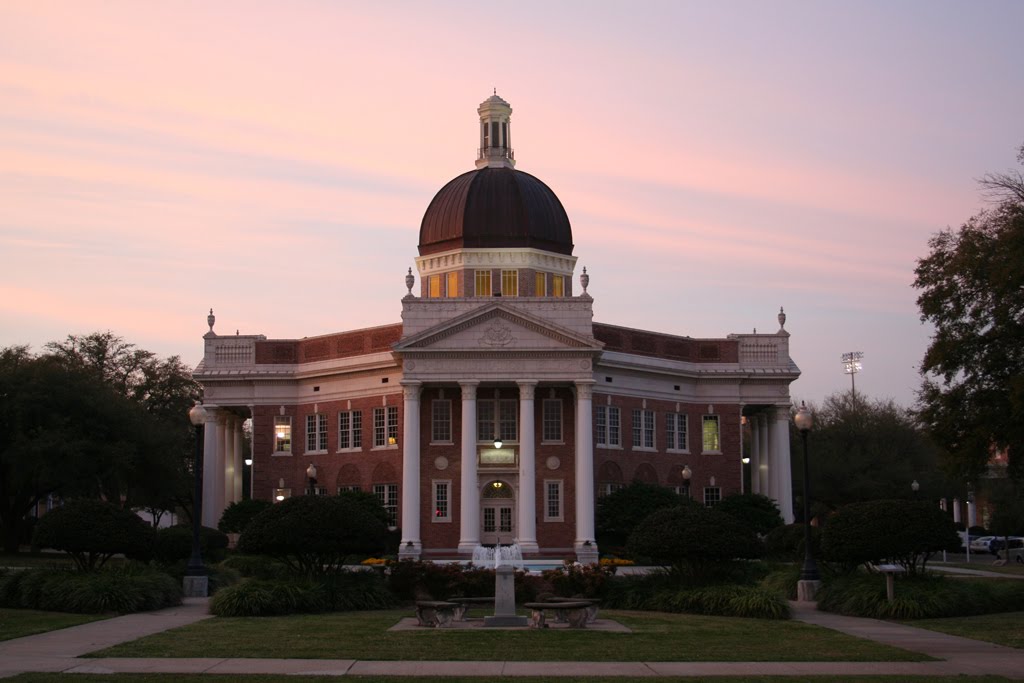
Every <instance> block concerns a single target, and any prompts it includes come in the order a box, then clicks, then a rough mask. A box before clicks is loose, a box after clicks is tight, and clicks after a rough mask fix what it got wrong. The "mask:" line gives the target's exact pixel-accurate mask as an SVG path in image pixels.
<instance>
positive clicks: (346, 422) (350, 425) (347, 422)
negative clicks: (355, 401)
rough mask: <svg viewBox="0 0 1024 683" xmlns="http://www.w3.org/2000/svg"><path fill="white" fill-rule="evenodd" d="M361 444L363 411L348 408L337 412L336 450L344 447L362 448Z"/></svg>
mask: <svg viewBox="0 0 1024 683" xmlns="http://www.w3.org/2000/svg"><path fill="white" fill-rule="evenodd" d="M362 446H363V413H362V411H360V410H348V411H342V412H340V413H338V450H339V451H341V450H345V449H346V448H362Z"/></svg>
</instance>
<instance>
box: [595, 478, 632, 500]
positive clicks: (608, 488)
mask: <svg viewBox="0 0 1024 683" xmlns="http://www.w3.org/2000/svg"><path fill="white" fill-rule="evenodd" d="M624 488H626V485H625V484H622V483H618V482H614V481H606V482H604V483H601V484H598V486H597V497H598V498H604V497H605V496H610V495H611V494H613V493H615V492H616V491H621V490H622V489H624Z"/></svg>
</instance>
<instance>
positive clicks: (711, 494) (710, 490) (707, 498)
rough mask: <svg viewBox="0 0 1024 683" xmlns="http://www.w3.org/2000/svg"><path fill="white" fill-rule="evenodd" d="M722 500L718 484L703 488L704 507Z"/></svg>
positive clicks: (711, 505)
mask: <svg viewBox="0 0 1024 683" xmlns="http://www.w3.org/2000/svg"><path fill="white" fill-rule="evenodd" d="M720 500H722V489H721V487H719V486H708V487H706V488H705V489H704V505H705V507H713V506H715V505H717V504H718V502H719V501H720Z"/></svg>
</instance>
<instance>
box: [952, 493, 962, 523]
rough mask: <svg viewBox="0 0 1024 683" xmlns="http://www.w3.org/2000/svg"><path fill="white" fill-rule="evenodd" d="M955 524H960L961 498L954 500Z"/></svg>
mask: <svg viewBox="0 0 1024 683" xmlns="http://www.w3.org/2000/svg"><path fill="white" fill-rule="evenodd" d="M953 523H954V524H959V523H960V499H959V498H954V499H953Z"/></svg>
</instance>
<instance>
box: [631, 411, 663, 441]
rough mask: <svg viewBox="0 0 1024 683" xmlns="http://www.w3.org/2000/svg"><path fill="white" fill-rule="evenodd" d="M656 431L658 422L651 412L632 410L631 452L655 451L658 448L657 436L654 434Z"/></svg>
mask: <svg viewBox="0 0 1024 683" xmlns="http://www.w3.org/2000/svg"><path fill="white" fill-rule="evenodd" d="M657 429H658V422H657V418H655V416H654V411H653V410H647V409H645V408H635V409H634V410H633V450H634V451H653V450H656V449H657V446H658V441H657V436H656V434H655V433H656V432H657ZM648 444H650V445H648Z"/></svg>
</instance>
